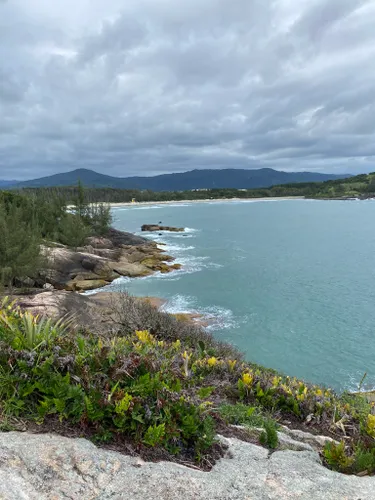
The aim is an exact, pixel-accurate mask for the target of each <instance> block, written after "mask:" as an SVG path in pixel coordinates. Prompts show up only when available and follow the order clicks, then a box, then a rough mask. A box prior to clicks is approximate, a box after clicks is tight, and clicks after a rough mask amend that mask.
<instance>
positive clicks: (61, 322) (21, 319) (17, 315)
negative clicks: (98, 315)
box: [0, 297, 75, 350]
mask: <svg viewBox="0 0 375 500" xmlns="http://www.w3.org/2000/svg"><path fill="white" fill-rule="evenodd" d="M0 324H2V325H3V326H5V327H6V328H7V329H8V330H9V331H10V332H11V334H12V335H13V336H14V340H15V344H16V345H17V347H18V348H20V349H24V348H26V349H34V350H35V349H38V347H40V346H41V345H42V344H44V343H45V342H49V341H50V340H51V339H52V338H53V337H56V336H61V335H64V334H66V333H67V332H68V330H71V329H72V328H74V326H75V325H74V316H73V315H65V316H63V317H62V318H60V319H58V320H55V319H54V318H47V317H45V316H40V315H33V314H32V313H31V312H29V311H26V312H22V311H21V309H20V308H19V307H18V306H15V302H10V301H9V299H8V297H5V299H4V300H3V301H2V303H1V310H0Z"/></svg>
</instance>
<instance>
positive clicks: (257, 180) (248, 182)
mask: <svg viewBox="0 0 375 500" xmlns="http://www.w3.org/2000/svg"><path fill="white" fill-rule="evenodd" d="M346 177H349V175H331V174H322V173H315V172H282V171H279V170H273V169H272V168H261V169H258V170H244V169H225V170H191V171H189V172H183V173H176V174H164V175H157V176H155V177H111V176H109V175H104V174H99V173H98V172H94V171H93V170H88V169H85V168H80V169H77V170H73V171H71V172H66V173H61V174H55V175H51V176H48V177H42V178H40V179H34V180H30V181H25V182H18V183H11V182H9V181H8V183H7V184H5V185H4V184H1V183H2V182H7V181H0V187H1V186H2V187H3V188H4V187H9V186H12V188H38V187H53V186H74V185H76V184H77V182H78V181H81V183H82V185H84V186H86V187H97V188H99V187H100V188H103V187H110V188H117V189H141V190H144V189H149V190H151V191H185V190H191V189H217V188H237V189H251V188H266V187H271V186H274V185H278V184H289V183H300V182H320V181H328V180H335V179H343V178H346Z"/></svg>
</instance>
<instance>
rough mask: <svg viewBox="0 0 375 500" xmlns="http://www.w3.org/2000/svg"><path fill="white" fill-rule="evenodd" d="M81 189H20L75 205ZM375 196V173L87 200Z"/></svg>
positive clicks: (99, 192) (92, 191) (107, 193)
mask: <svg viewBox="0 0 375 500" xmlns="http://www.w3.org/2000/svg"><path fill="white" fill-rule="evenodd" d="M80 189H82V188H80V187H79V186H72V187H48V188H26V189H22V190H20V192H21V193H22V194H26V195H28V196H32V197H34V198H37V199H39V198H41V199H42V200H46V199H47V200H48V199H51V200H54V199H56V198H62V199H64V200H66V201H67V203H74V200H76V199H77V197H78V196H79V191H80ZM374 193H375V174H362V175H357V176H353V177H349V178H347V179H338V180H332V181H326V182H305V183H294V184H282V185H278V186H272V187H269V188H258V189H234V188H228V189H200V190H186V191H159V192H155V191H150V190H137V189H116V188H105V187H100V188H85V190H84V194H85V200H86V202H87V203H129V202H131V201H132V200H135V201H137V202H160V201H188V200H205V199H212V200H216V199H221V198H225V199H231V198H239V199H248V198H250V199H251V198H270V197H283V196H300V197H306V198H318V199H319V198H320V199H321V198H342V197H357V196H359V197H361V196H362V197H366V196H370V195H373V194H374Z"/></svg>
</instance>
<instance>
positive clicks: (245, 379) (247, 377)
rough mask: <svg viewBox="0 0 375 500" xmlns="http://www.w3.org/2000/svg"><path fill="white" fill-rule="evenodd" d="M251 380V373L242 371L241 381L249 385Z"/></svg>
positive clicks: (252, 378)
mask: <svg viewBox="0 0 375 500" xmlns="http://www.w3.org/2000/svg"><path fill="white" fill-rule="evenodd" d="M253 380H254V377H253V376H252V374H251V373H243V374H242V382H243V383H244V384H245V385H247V386H250V385H251V384H252V383H253Z"/></svg>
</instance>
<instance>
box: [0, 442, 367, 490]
mask: <svg viewBox="0 0 375 500" xmlns="http://www.w3.org/2000/svg"><path fill="white" fill-rule="evenodd" d="M220 439H221V440H222V441H224V442H225V443H226V444H227V446H228V451H227V454H226V456H225V457H224V458H223V459H221V460H219V461H218V462H217V463H216V464H215V465H214V466H213V468H212V470H211V471H210V472H203V471H201V470H197V469H194V468H188V467H185V466H183V465H180V464H176V463H170V462H158V463H148V462H144V461H143V460H141V459H139V458H138V457H136V456H135V457H134V456H133V457H132V456H126V455H122V454H120V453H118V452H114V451H110V450H105V449H100V448H97V447H96V446H95V445H94V444H93V443H91V442H89V441H87V440H86V439H72V438H67V437H63V436H58V435H53V434H30V433H27V432H24V433H21V432H8V433H0V498H2V499H4V500H21V499H22V500H51V499H53V500H63V499H67V498H70V499H80V500H89V499H93V498H97V499H103V500H104V499H109V498H110V499H111V500H126V499H131V500H175V499H180V498H183V499H184V500H284V499H288V500H293V499H295V500H297V499H298V500H322V499H324V500H343V499H346V500H359V499H363V500H365V499H366V500H374V499H375V478H374V477H356V476H346V475H344V474H339V473H337V472H333V471H330V470H328V469H326V468H324V467H323V466H322V464H321V461H320V458H319V455H318V454H317V453H316V452H312V451H291V450H285V451H276V452H274V453H272V454H270V453H269V452H268V450H266V449H264V448H261V447H260V446H257V445H254V444H251V443H245V442H242V441H239V440H237V439H226V438H220Z"/></svg>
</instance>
